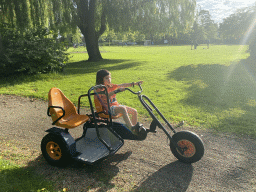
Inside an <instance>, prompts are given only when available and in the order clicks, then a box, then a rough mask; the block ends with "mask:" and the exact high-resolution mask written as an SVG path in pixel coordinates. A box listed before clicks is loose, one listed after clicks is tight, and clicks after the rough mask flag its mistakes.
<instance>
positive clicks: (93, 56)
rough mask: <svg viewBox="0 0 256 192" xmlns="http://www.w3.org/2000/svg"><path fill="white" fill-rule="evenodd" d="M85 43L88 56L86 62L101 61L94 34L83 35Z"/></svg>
mask: <svg viewBox="0 0 256 192" xmlns="http://www.w3.org/2000/svg"><path fill="white" fill-rule="evenodd" d="M83 35H84V38H85V43H86V49H87V52H88V55H89V59H88V61H99V60H101V59H102V56H101V54H100V49H99V43H98V38H97V36H96V32H95V31H94V32H89V30H88V32H87V33H85V34H83Z"/></svg>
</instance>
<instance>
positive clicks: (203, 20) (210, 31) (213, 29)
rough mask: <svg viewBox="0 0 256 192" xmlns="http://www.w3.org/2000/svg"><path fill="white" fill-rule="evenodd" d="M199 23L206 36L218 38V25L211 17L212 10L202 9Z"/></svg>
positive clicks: (206, 37)
mask: <svg viewBox="0 0 256 192" xmlns="http://www.w3.org/2000/svg"><path fill="white" fill-rule="evenodd" d="M198 19H199V24H200V25H201V26H202V28H203V31H204V38H205V39H207V40H210V39H216V38H217V31H218V25H217V24H216V23H214V21H213V20H212V19H211V15H210V12H209V11H207V10H201V11H200V13H199V18H198Z"/></svg>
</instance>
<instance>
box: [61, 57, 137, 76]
mask: <svg viewBox="0 0 256 192" xmlns="http://www.w3.org/2000/svg"><path fill="white" fill-rule="evenodd" d="M139 65H140V63H138V62H134V61H132V60H121V59H116V60H108V59H104V60H101V61H98V62H88V61H79V62H73V63H69V64H67V65H66V67H65V70H64V74H65V75H74V74H86V73H95V74H96V72H97V71H98V70H100V69H107V70H109V71H115V70H125V69H129V68H133V67H137V66H139Z"/></svg>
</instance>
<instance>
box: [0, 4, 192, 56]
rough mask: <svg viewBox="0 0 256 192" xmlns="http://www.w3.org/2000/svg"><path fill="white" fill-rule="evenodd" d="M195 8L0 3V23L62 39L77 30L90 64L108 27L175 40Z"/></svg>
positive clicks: (153, 5) (190, 23) (163, 5)
mask: <svg viewBox="0 0 256 192" xmlns="http://www.w3.org/2000/svg"><path fill="white" fill-rule="evenodd" d="M195 7H196V0H180V1H173V0H128V1H127V0H93V1H92V0H19V1H17V0H0V20H1V21H2V22H7V23H10V24H11V25H13V26H16V27H18V28H19V29H20V30H26V28H36V27H37V26H40V25H43V26H47V27H50V29H51V30H55V31H58V33H59V34H61V35H64V34H65V33H67V32H70V31H72V30H73V32H74V31H75V30H76V28H77V27H78V28H79V29H80V31H81V33H82V34H83V35H84V37H85V41H86V47H87V51H88V54H89V60H98V59H101V58H102V57H101V54H100V52H99V46H98V39H99V37H100V36H101V35H102V34H103V33H104V32H105V30H106V28H107V26H108V27H109V28H110V29H113V30H114V31H116V32H123V31H129V30H131V31H140V32H142V33H143V34H145V35H148V36H150V35H151V36H152V35H154V34H156V33H167V34H170V35H173V36H177V34H179V33H187V32H188V31H189V29H190V28H191V26H192V24H193V21H194V11H195Z"/></svg>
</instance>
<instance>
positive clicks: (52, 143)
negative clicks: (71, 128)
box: [41, 133, 71, 167]
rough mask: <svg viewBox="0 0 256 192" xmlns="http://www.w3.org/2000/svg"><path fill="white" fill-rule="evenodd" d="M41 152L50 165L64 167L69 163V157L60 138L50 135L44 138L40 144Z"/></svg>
mask: <svg viewBox="0 0 256 192" xmlns="http://www.w3.org/2000/svg"><path fill="white" fill-rule="evenodd" d="M41 151H42V154H43V156H44V158H45V160H46V161H47V162H48V163H49V164H50V165H53V166H57V167H65V166H67V165H68V164H69V163H70V161H71V155H70V153H69V150H68V148H67V146H66V143H65V142H64V141H63V139H62V138H61V136H58V135H55V134H52V133H49V134H47V135H46V136H44V138H43V139H42V142H41Z"/></svg>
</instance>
